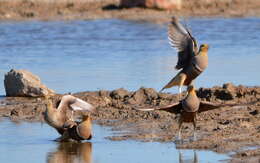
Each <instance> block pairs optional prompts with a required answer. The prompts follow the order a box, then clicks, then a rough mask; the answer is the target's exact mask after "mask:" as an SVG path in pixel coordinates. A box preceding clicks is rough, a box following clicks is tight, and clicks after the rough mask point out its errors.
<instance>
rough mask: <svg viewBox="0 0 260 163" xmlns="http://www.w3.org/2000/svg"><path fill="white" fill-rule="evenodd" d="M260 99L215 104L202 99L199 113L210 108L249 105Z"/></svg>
mask: <svg viewBox="0 0 260 163" xmlns="http://www.w3.org/2000/svg"><path fill="white" fill-rule="evenodd" d="M259 101H260V100H259V99H258V100H256V101H252V102H248V103H242V104H238V103H233V104H214V103H212V102H206V101H201V102H200V108H199V111H198V112H199V113H200V112H204V111H208V110H213V109H218V108H221V107H226V106H229V107H245V106H249V105H254V104H256V103H257V102H259Z"/></svg>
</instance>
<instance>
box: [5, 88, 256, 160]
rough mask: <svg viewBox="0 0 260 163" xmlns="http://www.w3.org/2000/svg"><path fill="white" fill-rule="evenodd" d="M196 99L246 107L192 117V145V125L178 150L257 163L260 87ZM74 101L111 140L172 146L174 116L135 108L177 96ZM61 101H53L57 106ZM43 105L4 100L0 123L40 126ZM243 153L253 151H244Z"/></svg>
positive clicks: (209, 92) (210, 92)
mask: <svg viewBox="0 0 260 163" xmlns="http://www.w3.org/2000/svg"><path fill="white" fill-rule="evenodd" d="M197 94H198V96H199V97H200V98H201V100H203V101H210V102H214V103H222V104H223V103H237V104H242V103H249V104H248V105H246V106H237V107H223V108H220V109H216V110H211V111H208V112H204V113H200V114H199V115H198V117H197V122H198V123H197V139H198V140H197V141H190V139H189V137H191V136H192V130H193V128H192V125H190V124H184V127H183V131H182V133H183V137H184V143H182V144H178V143H177V147H178V148H186V149H191V148H192V149H208V150H213V151H215V152H219V153H230V152H233V154H232V157H233V159H232V160H231V161H232V162H236V161H239V160H247V161H252V162H254V161H256V162H257V161H259V159H260V148H259V146H260V113H259V112H260V100H259V99H260V87H246V86H234V85H232V84H224V85H223V86H216V87H212V88H200V89H198V91H197ZM74 95H75V96H77V97H79V98H81V99H84V100H86V101H88V102H89V103H91V104H93V105H94V106H96V107H97V110H98V112H97V113H96V114H93V115H92V117H93V119H94V120H95V122H96V123H98V124H100V125H106V126H111V127H112V128H113V130H116V131H118V132H117V133H118V134H116V135H113V136H111V137H108V139H111V140H116V141H120V140H129V139H133V140H138V141H158V142H174V141H175V137H176V135H177V129H178V115H174V114H170V113H167V112H163V111H161V112H159V111H151V112H141V111H137V110H135V109H134V108H135V107H136V106H148V107H154V106H159V105H167V104H170V103H173V102H176V101H177V99H178V98H177V95H175V94H170V93H158V92H156V91H155V90H154V89H152V88H140V89H138V90H136V91H134V92H129V91H127V90H125V89H123V88H120V89H117V90H113V91H105V90H100V91H95V92H80V93H75V94H74ZM60 97H61V95H56V96H55V97H54V98H53V100H54V101H57V100H58V99H59V98H60ZM45 108H46V107H45V101H44V100H43V99H41V98H22V97H6V98H4V100H2V99H1V101H0V117H8V118H10V119H11V120H13V121H20V120H23V121H24V120H25V121H43V118H42V112H43V111H44V110H45ZM248 147H252V148H250V149H247V148H248Z"/></svg>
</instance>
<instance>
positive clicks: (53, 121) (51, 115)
mask: <svg viewBox="0 0 260 163" xmlns="http://www.w3.org/2000/svg"><path fill="white" fill-rule="evenodd" d="M45 99H46V101H47V105H46V110H45V112H44V120H45V121H46V123H47V124H48V125H50V126H51V127H53V128H55V129H56V130H57V132H58V133H59V134H60V135H63V133H64V132H65V130H66V128H64V127H63V125H64V124H65V122H66V121H68V120H72V121H73V114H72V115H71V117H69V116H68V115H67V112H68V111H72V112H73V111H74V110H82V111H90V112H95V111H96V109H95V107H94V106H92V105H91V104H89V103H87V102H85V101H83V100H81V99H79V98H76V97H74V96H72V95H64V96H62V98H61V100H60V102H58V103H57V106H56V107H53V103H52V100H51V98H50V96H46V97H45Z"/></svg>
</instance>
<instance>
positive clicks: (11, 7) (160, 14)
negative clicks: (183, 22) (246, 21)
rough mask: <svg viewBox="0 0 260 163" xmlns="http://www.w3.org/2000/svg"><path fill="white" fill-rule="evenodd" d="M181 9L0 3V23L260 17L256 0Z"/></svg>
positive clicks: (188, 3) (191, 0)
mask: <svg viewBox="0 0 260 163" xmlns="http://www.w3.org/2000/svg"><path fill="white" fill-rule="evenodd" d="M182 6H183V7H182V9H180V10H177V9H175V10H171V11H163V10H156V9H144V8H128V9H126V8H120V6H119V0H97V1H92V0H80V1H62V0H58V1H49V0H45V1H38V0H14V1H6V0H0V20H75V19H77V20H78V19H80V20H82V19H107V18H119V19H127V20H141V21H153V22H158V23H162V22H166V21H169V18H170V17H171V16H173V15H175V16H184V17H190V16H191V17H194V16H195V17H196V16H197V17H213V16H214V17H215V16H217V17H244V16H257V17H258V16H260V2H259V1H256V0H222V1H219V0H211V1H207V0H183V5H182Z"/></svg>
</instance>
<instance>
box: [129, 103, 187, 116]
mask: <svg viewBox="0 0 260 163" xmlns="http://www.w3.org/2000/svg"><path fill="white" fill-rule="evenodd" d="M134 109H136V110H140V111H152V110H162V111H166V112H170V113H174V114H178V113H180V111H181V109H182V105H181V103H180V102H176V103H173V104H170V105H166V106H161V107H154V108H145V107H135V108H134Z"/></svg>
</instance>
